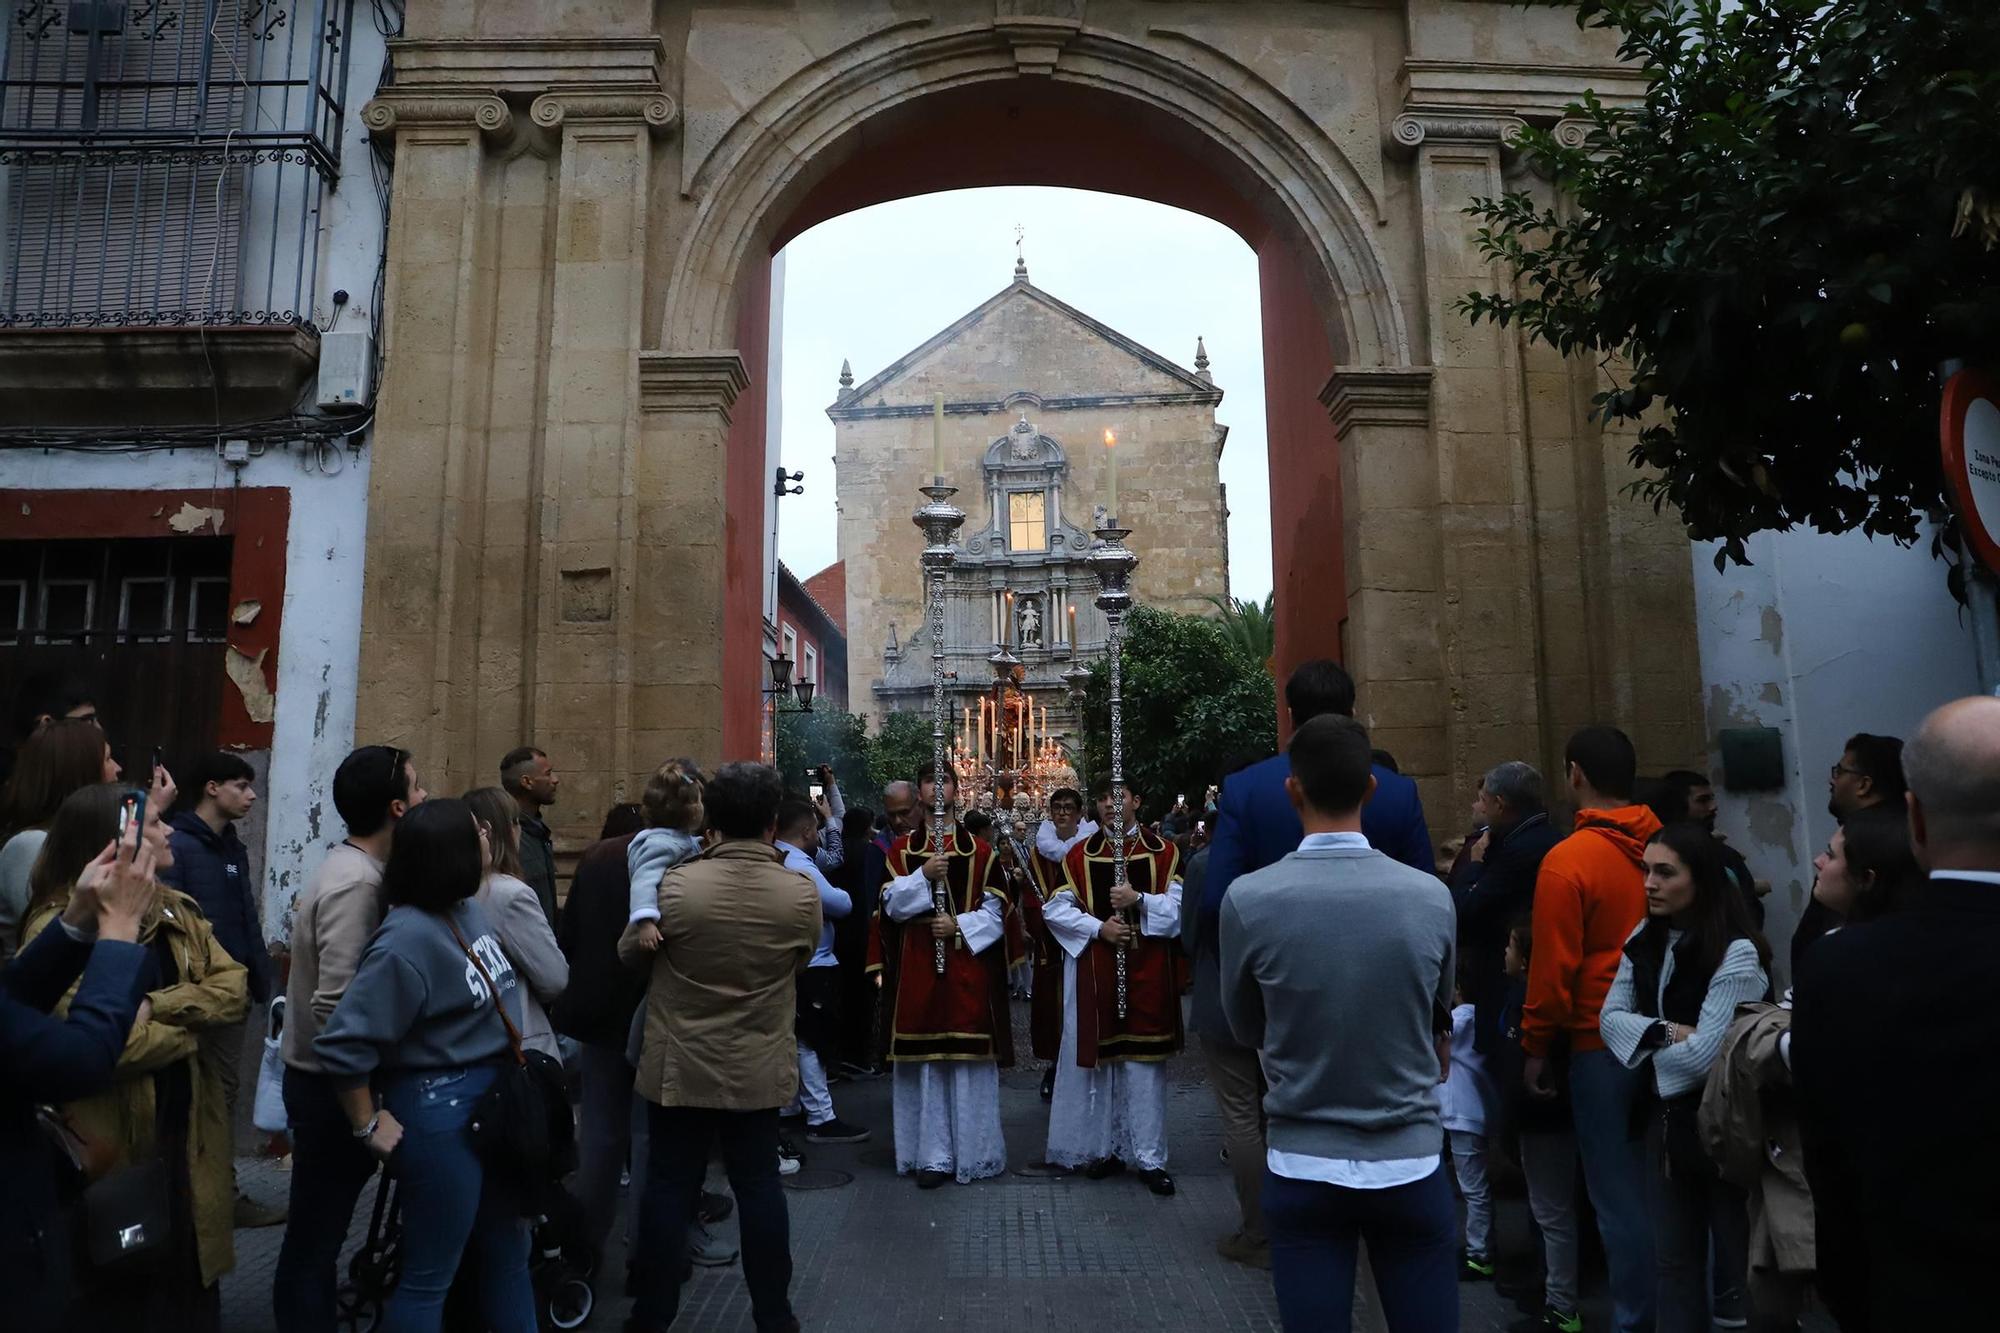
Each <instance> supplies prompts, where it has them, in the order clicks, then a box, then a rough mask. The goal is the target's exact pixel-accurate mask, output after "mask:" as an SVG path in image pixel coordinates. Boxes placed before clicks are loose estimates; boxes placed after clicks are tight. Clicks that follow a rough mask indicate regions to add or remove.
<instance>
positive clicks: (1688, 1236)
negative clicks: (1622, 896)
mask: <svg viewBox="0 0 2000 1333" xmlns="http://www.w3.org/2000/svg"><path fill="white" fill-rule="evenodd" d="M1727 867H1728V863H1727V861H1726V859H1725V858H1724V856H1723V853H1722V849H1721V847H1720V846H1719V845H1718V844H1717V843H1716V840H1715V838H1714V836H1713V835H1712V834H1710V833H1709V832H1708V831H1707V830H1706V829H1704V828H1702V827H1700V826H1699V825H1696V824H1675V825H1673V826H1671V827H1669V828H1663V829H1661V830H1660V831H1659V832H1658V833H1655V834H1654V835H1653V837H1652V841H1650V842H1649V843H1647V844H1646V854H1645V868H1646V919H1645V920H1644V921H1642V922H1640V923H1639V925H1638V926H1637V928H1635V929H1634V930H1633V932H1632V934H1631V936H1630V937H1629V938H1628V939H1627V940H1626V941H1625V951H1624V956H1623V957H1622V958H1620V959H1619V962H1618V974H1617V976H1616V977H1615V978H1614V979H1613V980H1612V983H1611V991H1610V993H1609V994H1608V995H1607V996H1606V997H1605V1000H1604V1008H1603V1010H1602V1012H1601V1014H1600V1016H1599V1019H1598V1030H1599V1031H1600V1032H1602V1033H1603V1035H1604V1044H1605V1046H1606V1048H1607V1049H1609V1050H1610V1051H1611V1053H1612V1054H1613V1055H1615V1056H1617V1057H1618V1058H1619V1059H1620V1060H1622V1061H1623V1062H1624V1063H1625V1065H1626V1067H1627V1068H1630V1069H1640V1068H1641V1067H1642V1066H1643V1067H1646V1069H1647V1072H1648V1074H1649V1077H1646V1078H1645V1079H1644V1080H1643V1086H1644V1088H1645V1091H1646V1099H1647V1105H1646V1110H1647V1115H1646V1160H1647V1164H1648V1172H1647V1175H1648V1191H1647V1192H1648V1195H1649V1201H1650V1203H1651V1206H1652V1207H1651V1211H1652V1215H1653V1244H1654V1252H1655V1260H1656V1263H1657V1264H1658V1268H1659V1300H1658V1308H1657V1313H1656V1316H1655V1317H1656V1320H1657V1323H1656V1328H1657V1330H1658V1333H1708V1330H1709V1328H1710V1327H1711V1326H1712V1325H1711V1319H1712V1314H1711V1311H1710V1309H1709V1281H1708V1258H1709V1247H1710V1241H1711V1239H1713V1241H1714V1248H1715V1259H1716V1275H1715V1276H1716V1280H1715V1288H1716V1290H1717V1292H1718V1293H1719V1294H1721V1295H1722V1296H1723V1297H1724V1298H1725V1299H1728V1300H1729V1301H1730V1303H1731V1304H1739V1303H1740V1302H1741V1301H1742V1299H1743V1290H1744V1284H1745V1277H1746V1273H1745V1270H1746V1267H1747V1263H1748V1256H1747V1246H1748V1235H1747V1228H1748V1222H1747V1220H1746V1216H1745V1211H1744V1209H1745V1202H1744V1197H1743V1191H1742V1190H1740V1189H1738V1188H1737V1187H1736V1186H1734V1185H1731V1184H1729V1183H1728V1182H1726V1181H1724V1180H1723V1179H1722V1177H1721V1176H1720V1175H1719V1174H1717V1172H1716V1169H1715V1164H1714V1163H1713V1162H1712V1161H1711V1160H1710V1159H1709V1157H1708V1154H1707V1153H1706V1152H1704V1151H1703V1150H1702V1146H1701V1142H1700V1138H1699V1134H1698V1132H1697V1128H1696V1115H1697V1112H1698V1111H1699V1109H1700V1106H1701V1094H1702V1089H1703V1087H1704V1085H1705V1084H1706V1083H1707V1081H1708V1071H1709V1068H1710V1067H1711V1066H1712V1065H1713V1064H1714V1063H1715V1059H1716V1056H1717V1055H1718V1054H1720V1052H1721V1050H1722V1043H1723V1039H1724V1038H1725V1037H1726V1036H1727V1035H1728V1033H1729V1025H1730V1023H1731V1021H1732V1020H1733V1019H1734V1017H1735V1014H1736V1007H1737V1006H1738V1005H1739V1004H1743V1003H1746V1002H1749V1001H1754V1000H1758V999H1761V998H1763V997H1764V995H1765V994H1766V993H1767V992H1768V990H1769V989H1770V978H1769V976H1768V975H1767V969H1768V967H1769V966H1770V961H1771V950H1770V946H1769V945H1767V944H1765V942H1764V939H1763V937H1762V936H1761V935H1759V934H1758V933H1757V930H1756V927H1755V926H1753V925H1751V923H1750V914H1749V910H1748V909H1747V908H1746V907H1745V906H1744V904H1743V895H1742V894H1741V893H1740V892H1739V891H1738V890H1737V889H1736V887H1735V885H1734V884H1732V883H1731V882H1730V879H1729V872H1728V868H1727ZM1714 1313H1724V1312H1722V1311H1716V1312H1714ZM1729 1313H1731V1314H1733V1313H1735V1312H1734V1311H1730V1312H1729Z"/></svg>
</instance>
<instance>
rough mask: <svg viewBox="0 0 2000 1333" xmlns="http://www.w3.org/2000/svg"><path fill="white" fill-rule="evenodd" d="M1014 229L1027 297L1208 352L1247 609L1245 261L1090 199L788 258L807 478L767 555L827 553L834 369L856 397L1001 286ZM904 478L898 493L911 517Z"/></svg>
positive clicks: (790, 376)
mask: <svg viewBox="0 0 2000 1333" xmlns="http://www.w3.org/2000/svg"><path fill="white" fill-rule="evenodd" d="M1016 223H1019V224H1020V225H1021V226H1022V227H1024V228H1025V229H1026V242H1025V245H1026V258H1027V261H1028V276H1029V279H1030V280H1031V281H1032V282H1033V283H1034V284H1035V285H1036V286H1037V287H1040V288H1041V289H1042V290H1044V291H1046V292H1048V293H1050V294H1051V295H1053V296H1056V297H1059V298H1060V299H1062V300H1064V301H1067V302H1069V303H1070V304H1071V305H1073V306H1075V307H1077V308H1078V309H1079V310H1082V311H1083V312H1084V313H1085V314H1088V315H1090V316H1091V317H1093V318H1095V319H1097V320H1100V321H1102V322H1103V323H1105V324H1108V325H1110V326H1111V327H1112V328H1114V329H1117V330H1118V331H1119V332H1120V333H1123V334H1124V335H1125V336H1126V337H1128V338H1131V339H1133V340H1135V341H1137V342H1139V343H1140V344H1142V345H1144V346H1146V347H1150V348H1151V349H1153V350H1154V351H1155V352H1158V353H1159V354H1160V355H1162V356H1164V357H1166V358H1167V359H1168V360H1170V361H1173V362H1174V363H1176V364H1177V365H1181V366H1184V367H1187V368H1188V369H1193V366H1194V342H1195V338H1196V336H1197V335H1200V336H1202V337H1205V338H1206V339H1207V340H1208V355H1209V360H1210V362H1211V364H1210V366H1209V371H1210V373H1211V374H1213V375H1214V376H1215V383H1216V385H1217V387H1219V388H1221V389H1222V390H1223V400H1222V406H1221V407H1219V408H1218V409H1217V410H1216V419H1217V420H1218V421H1220V422H1222V423H1223V424H1224V425H1226V426H1228V427H1229V444H1228V446H1227V447H1226V448H1225V449H1224V450H1223V454H1222V480H1223V483H1224V485H1226V486H1227V487H1228V488H1229V577H1230V591H1231V592H1232V593H1233V594H1234V595H1235V596H1237V597H1251V598H1257V599H1260V600H1261V599H1262V598H1263V596H1264V594H1265V593H1267V592H1269V591H1270V590H1271V505H1270V490H1269V485H1268V479H1267V475H1266V470H1265V468H1266V464H1265V457H1264V353H1263V342H1262V339H1261V337H1260V332H1259V327H1258V311H1257V257H1256V255H1255V254H1254V253H1252V252H1251V250H1250V247H1249V246H1247V245H1245V244H1244V243H1243V242H1242V240H1241V239H1240V238H1238V236H1237V235H1236V233H1235V232H1233V231H1230V230H1229V229H1228V228H1227V227H1224V226H1223V225H1222V224H1221V223H1219V222H1213V221H1210V220H1209V219H1208V218H1205V217H1202V216H1200V215H1198V214H1194V213H1185V212H1182V211H1181V210H1180V209H1177V208H1168V207H1165V206H1164V205H1161V204H1154V203H1146V202H1143V201H1141V200H1137V199H1127V198H1124V197H1122V196H1119V195H1109V194H1095V193H1092V192H1090V191H1087V190H1059V189H1052V188H1048V187H1043V186H1001V187H994V188H991V189H982V190H955V191H952V192H950V193H946V194H933V195H926V196H924V197H922V198H919V199H905V200H900V201H898V202H896V203H890V204H880V205H877V206H876V207H874V208H866V209H862V210H861V211H859V212H855V213H849V214H847V215H845V216H843V217H838V218H834V219H833V220H832V221H830V222H824V223H821V224H820V225H819V226H817V227H815V228H813V229H812V230H811V231H809V232H806V233H805V234H803V235H801V236H799V237H798V238H797V239H796V240H794V241H793V242H792V243H791V244H790V245H789V246H787V247H786V248H785V293H784V370H783V378H782V381H781V389H782V393H783V395H784V402H783V419H784V438H783V451H784V463H785V467H786V468H787V469H795V470H798V471H802V472H804V473H805V474H806V476H805V483H804V484H805V488H806V490H805V494H804V495H800V496H793V497H790V498H788V499H786V500H785V501H784V502H783V503H784V509H783V511H782V514H781V521H780V527H779V538H778V549H779V555H780V556H781V557H782V558H783V560H784V562H785V563H786V564H787V565H789V566H791V568H792V570H793V572H794V573H796V574H797V575H798V576H799V577H800V578H805V577H807V576H809V575H811V574H812V573H813V572H815V571H816V570H819V569H821V568H823V567H825V566H826V565H828V564H830V563H832V561H833V560H834V558H835V555H836V551H835V530H834V513H833V423H832V422H831V421H829V420H827V416H826V408H827V406H828V404H830V403H832V402H833V399H834V395H835V394H836V393H837V392H838V391H839V378H840V362H841V358H843V357H846V358H848V359H849V360H851V361H852V362H853V363H854V377H855V380H856V382H857V383H858V382H860V381H863V380H866V379H868V378H869V377H870V376H872V375H874V374H875V373H876V372H877V371H879V370H881V369H882V368H883V367H884V366H886V365H888V364H889V363H890V362H891V361H893V360H895V359H896V358H897V357H899V356H902V355H903V354H904V353H905V352H908V351H910V350H911V349H912V348H914V347H916V346H917V345H918V344H919V343H921V342H923V341H924V340H925V339H926V338H929V337H930V336H931V335H932V334H935V333H936V332H938V331H939V330H940V329H942V328H944V327H945V326H946V325H947V324H950V323H951V322H952V321H953V320H955V319H957V318H959V316H961V315H963V314H965V313H966V312H967V311H968V310H971V309H972V308H973V307H974V306H976V305H978V304H979V303H980V302H981V301H984V300H985V299H986V298H987V297H989V296H992V295H993V294H994V293H995V292H997V291H999V290H1000V289H1001V288H1003V287H1005V286H1006V285H1007V284H1008V283H1009V282H1011V281H1012V280H1013V273H1014V227H1015V224H1016ZM1019 387H1021V388H1024V389H1031V390H1037V391H1041V392H1047V391H1049V389H1051V388H1052V387H1054V386H1046V385H1034V384H1024V385H1021V386H1019ZM1075 387H1076V388H1077V389H1079V390H1088V388H1089V387H1090V386H1088V385H1077V386H1075ZM918 480H919V479H918V478H916V477H912V478H910V494H909V497H908V498H909V508H910V509H911V510H912V511H914V510H915V509H916V507H917V504H918V503H919V500H920V497H919V496H918V495H917V491H916V487H917V482H918Z"/></svg>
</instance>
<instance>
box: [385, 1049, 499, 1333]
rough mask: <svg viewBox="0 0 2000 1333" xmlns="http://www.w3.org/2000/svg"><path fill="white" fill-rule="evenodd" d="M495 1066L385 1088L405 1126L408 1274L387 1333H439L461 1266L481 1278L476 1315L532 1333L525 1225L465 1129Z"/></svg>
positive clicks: (401, 1185)
mask: <svg viewBox="0 0 2000 1333" xmlns="http://www.w3.org/2000/svg"><path fill="white" fill-rule="evenodd" d="M499 1072H500V1071H499V1067H498V1066H496V1065H474V1066H471V1067H469V1068H465V1069H425V1070H409V1071H404V1072H398V1073H395V1074H392V1075H390V1076H389V1077H388V1078H387V1079H386V1080H384V1081H383V1084H382V1105H383V1107H384V1109H386V1110H388V1111H390V1112H391V1113H393V1114H394V1115H395V1117H396V1119H397V1120H398V1121H400V1122H402V1126H403V1141H402V1143H401V1144H399V1145H398V1146H397V1148H396V1153H395V1156H394V1157H393V1158H392V1159H391V1161H390V1167H391V1169H392V1170H393V1171H394V1172H395V1173H396V1197H397V1198H398V1200H399V1201H400V1202H401V1204H402V1209H403V1272H402V1277H401V1279H400V1280H399V1281H398V1282H397V1283H396V1290H395V1293H394V1294H393V1295H391V1296H390V1297H389V1302H388V1304H387V1305H386V1306H384V1307H383V1310H382V1324H381V1329H382V1333H438V1330H439V1329H440V1328H441V1327H442V1326H443V1323H444V1298H445V1293H446V1292H448V1291H450V1290H451V1280H452V1277H453V1276H454V1275H455V1274H456V1273H457V1272H458V1264H459V1260H460V1259H461V1258H464V1257H467V1256H468V1255H469V1256H470V1258H471V1259H472V1261H473V1266H474V1269H475V1271H476V1272H477V1275H478V1282H477V1284H476V1285H477V1289H478V1296H479V1309H480V1313H481V1314H482V1315H483V1316H484V1317H485V1321H486V1323H485V1327H487V1328H489V1329H491V1330H492V1331H493V1333H536V1323H535V1288H534V1284H533V1283H532V1282H531V1281H530V1280H529V1278H528V1223H527V1220H526V1219H525V1218H523V1217H522V1216H521V1209H520V1206H519V1204H518V1203H517V1202H516V1201H515V1199H514V1198H513V1196H512V1194H511V1192H510V1191H509V1190H507V1189H506V1188H504V1187H503V1186H502V1185H501V1184H500V1182H499V1181H498V1180H495V1179H490V1178H489V1177H488V1176H487V1174H486V1169H485V1165H484V1164H483V1163H482V1162H481V1161H480V1160H479V1157H478V1154H476V1153H475V1152H474V1151H473V1149H472V1136H471V1134H470V1133H469V1132H468V1129H467V1127H468V1125H469V1124H470V1122H471V1120H472V1109H473V1107H474V1106H475V1105H477V1104H478V1102H479V1097H480V1094H482V1093H484V1092H485V1091H486V1090H487V1089H488V1088H489V1087H491V1086H493V1080H494V1078H495V1077H496V1076H498V1074H499Z"/></svg>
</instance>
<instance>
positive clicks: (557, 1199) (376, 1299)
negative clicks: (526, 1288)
mask: <svg viewBox="0 0 2000 1333" xmlns="http://www.w3.org/2000/svg"><path fill="white" fill-rule="evenodd" d="M398 1193H399V1187H398V1185H397V1182H396V1178H395V1177H394V1176H393V1175H390V1174H389V1173H388V1172H386V1171H385V1172H383V1173H382V1174H381V1175H380V1177H378V1179H377V1181H376V1185H375V1207H374V1210H373V1212H372V1213H371V1214H370V1216H369V1221H368V1235H367V1238H366V1239H364V1240H363V1241H362V1242H361V1248H359V1249H358V1250H356V1251H355V1252H354V1256H353V1257H352V1258H351V1259H349V1260H348V1263H347V1281H346V1282H344V1283H342V1284H341V1286H340V1291H339V1293H338V1294H337V1296H336V1298H335V1307H334V1309H335V1316H336V1318H337V1320H338V1321H339V1325H340V1327H341V1328H342V1329H344V1330H348V1331H349V1333H373V1330H374V1329H375V1327H376V1326H377V1325H378V1324H379V1323H380V1322H381V1319H382V1307H383V1305H384V1303H386V1302H387V1301H388V1299H389V1294H390V1293H391V1292H393V1291H394V1290H395V1289H396V1282H397V1279H398V1278H400V1277H401V1276H402V1266H403V1255H402V1246H403V1209H402V1200H401V1199H400V1198H399V1197H398ZM596 1271H597V1255H596V1254H595V1252H594V1251H593V1250H592V1247H591V1246H590V1244H589V1242H588V1241H587V1240H585V1239H584V1238H583V1227H582V1210H581V1209H580V1208H579V1207H578V1206H577V1203H576V1200H575V1199H574V1198H572V1197H571V1196H570V1194H569V1192H568V1191H566V1190H558V1191H556V1192H555V1194H554V1195H553V1196H552V1197H551V1199H550V1201H549V1212H548V1214H546V1215H544V1216H542V1217H539V1218H536V1219H535V1224H534V1234H533V1236H532V1238H531V1239H530V1241H529V1245H528V1276H529V1278H530V1279H531V1280H532V1281H533V1282H534V1284H535V1315H536V1318H537V1319H538V1320H539V1321H540V1323H541V1326H542V1327H543V1328H544V1329H568V1328H576V1327H578V1326H579V1325H581V1324H582V1323H583V1321H584V1320H586V1319H588V1318H590V1312H591V1310H592V1309H593V1308H594V1307H595V1305H596V1304H597V1294H596V1291H595V1290H594V1289H593V1288H592V1286H591V1279H592V1278H593V1277H594V1276H595V1275H596ZM460 1275H461V1278H463V1276H464V1270H463V1269H461V1270H460ZM445 1327H446V1328H447V1329H450V1330H454V1333H478V1330H479V1328H480V1320H479V1316H478V1312H477V1309H476V1303H475V1302H474V1300H473V1299H472V1296H471V1293H470V1291H469V1290H467V1289H466V1285H465V1283H464V1282H463V1281H460V1282H456V1283H454V1284H453V1286H452V1292H451V1295H450V1296H449V1297H448V1298H446V1301H445Z"/></svg>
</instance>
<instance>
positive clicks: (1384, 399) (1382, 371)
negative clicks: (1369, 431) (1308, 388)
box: [1319, 366, 1431, 440]
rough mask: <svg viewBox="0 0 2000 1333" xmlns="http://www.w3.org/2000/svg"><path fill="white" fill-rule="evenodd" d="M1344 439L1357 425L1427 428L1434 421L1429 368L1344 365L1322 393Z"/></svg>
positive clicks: (1328, 412)
mask: <svg viewBox="0 0 2000 1333" xmlns="http://www.w3.org/2000/svg"><path fill="white" fill-rule="evenodd" d="M1319 401H1320V404H1321V406H1323V407H1325V408H1326V414H1327V416H1328V417H1329V418H1331V419H1332V421H1333V431H1334V434H1335V435H1336V436H1338V437H1339V438H1341V439H1343V440H1344V439H1346V438H1347V433H1348V432H1349V431H1351V430H1353V429H1354V428H1355V427H1356V426H1426V425H1429V424H1430V419H1431V368H1430V367H1429V366H1341V367H1339V368H1337V369H1336V370H1335V371H1334V372H1333V375H1332V376H1331V377H1330V378H1329V379H1328V380H1327V382H1326V387H1325V388H1323V389H1321V390H1320V391H1319Z"/></svg>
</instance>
